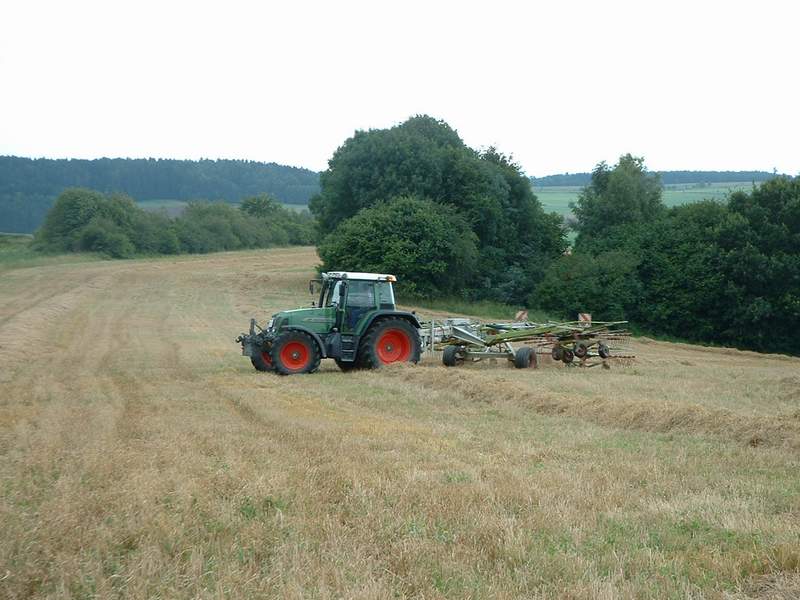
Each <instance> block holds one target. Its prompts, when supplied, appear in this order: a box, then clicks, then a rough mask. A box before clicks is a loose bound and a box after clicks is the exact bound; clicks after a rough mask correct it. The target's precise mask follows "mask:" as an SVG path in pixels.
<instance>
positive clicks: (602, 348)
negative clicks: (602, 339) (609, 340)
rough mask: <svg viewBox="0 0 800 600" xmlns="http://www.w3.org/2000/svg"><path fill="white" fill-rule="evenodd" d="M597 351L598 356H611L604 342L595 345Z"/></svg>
mask: <svg viewBox="0 0 800 600" xmlns="http://www.w3.org/2000/svg"><path fill="white" fill-rule="evenodd" d="M597 353H598V354H599V355H600V358H608V357H609V356H611V350H610V349H609V347H608V346H606V345H605V344H600V345H599V346H597Z"/></svg>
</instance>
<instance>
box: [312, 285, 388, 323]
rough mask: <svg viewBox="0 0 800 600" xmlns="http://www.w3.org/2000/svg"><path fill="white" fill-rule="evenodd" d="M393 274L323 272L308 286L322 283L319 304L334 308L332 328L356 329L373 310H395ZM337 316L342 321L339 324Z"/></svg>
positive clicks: (326, 307) (325, 307) (323, 306)
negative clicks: (320, 276) (320, 277)
mask: <svg viewBox="0 0 800 600" xmlns="http://www.w3.org/2000/svg"><path fill="white" fill-rule="evenodd" d="M395 281H396V278H395V276H394V275H384V274H378V273H346V272H332V273H323V274H322V279H321V280H312V281H311V282H310V284H309V288H310V289H311V290H312V294H313V290H314V287H315V284H317V283H320V284H321V285H320V291H319V307H320V308H323V309H332V310H331V311H330V312H331V313H332V316H333V319H332V321H333V322H332V323H331V325H332V327H333V328H336V329H339V330H340V331H349V332H355V331H359V330H360V329H361V327H360V325H361V324H362V321H363V320H364V317H367V316H368V315H369V314H370V313H371V312H373V311H380V310H388V311H394V310H395V301H394V289H393V288H392V283H394V282H395ZM336 316H340V317H341V320H340V322H339V323H337V322H336V321H337V319H336V318H335V317H336Z"/></svg>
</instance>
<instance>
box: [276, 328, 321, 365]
mask: <svg viewBox="0 0 800 600" xmlns="http://www.w3.org/2000/svg"><path fill="white" fill-rule="evenodd" d="M270 356H271V357H272V364H273V365H275V370H276V371H277V372H278V373H280V374H281V375H294V374H296V373H313V372H314V371H316V370H317V369H318V368H319V361H320V353H319V348H318V347H317V342H315V341H314V338H312V337H311V336H310V335H308V334H307V333H304V332H302V331H287V332H286V333H284V334H283V335H282V336H280V337H279V338H278V339H277V340H275V341H274V342H273V343H272V351H271V352H270Z"/></svg>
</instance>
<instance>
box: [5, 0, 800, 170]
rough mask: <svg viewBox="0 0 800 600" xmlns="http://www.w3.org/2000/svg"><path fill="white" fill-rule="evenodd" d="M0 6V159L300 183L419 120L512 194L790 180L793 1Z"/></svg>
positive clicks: (30, 0)
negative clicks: (355, 144)
mask: <svg viewBox="0 0 800 600" xmlns="http://www.w3.org/2000/svg"><path fill="white" fill-rule="evenodd" d="M546 4H547V5H546V6H545V3H534V2H500V1H495V2H475V3H472V2H463V1H462V2H436V1H434V0H427V1H425V2H413V1H407V0H406V1H402V2H393V3H389V2H380V1H372V2H346V1H338V2H331V1H328V2H287V1H284V2H266V1H262V2H234V1H230V0H229V1H225V2H223V1H221V0H220V1H218V2H213V3H204V2H198V1H193V2H169V1H168V0H161V1H160V2H149V1H142V0H136V1H123V0H118V1H112V0H103V1H97V2H87V1H76V0H71V1H69V2H64V1H61V2H55V1H54V2H40V1H36V0H25V1H23V0H18V1H14V0H0V85H2V88H0V154H15V155H21V156H34V157H39V156H45V157H75V158H96V157H101V156H110V157H117V156H121V157H148V156H152V157H167V158H193V159H196V158H201V157H204V158H244V159H252V160H259V161H267V162H278V163H283V164H289V165H295V166H303V167H308V168H311V169H315V170H322V169H324V168H325V167H326V165H327V161H328V159H329V158H330V157H331V155H332V153H333V151H334V150H335V149H336V148H337V147H338V146H339V145H341V143H342V142H343V141H344V140H345V139H346V138H348V137H349V136H351V135H352V134H353V132H354V131H355V130H357V129H370V128H382V127H388V126H391V125H393V124H396V123H399V122H402V121H403V120H405V119H406V118H407V117H409V116H411V115H414V114H420V113H425V114H429V115H432V116H435V117H437V118H439V119H443V120H445V121H447V122H448V123H449V124H450V125H451V126H452V127H454V128H455V129H457V130H458V132H459V133H460V134H461V136H462V138H463V139H464V140H465V142H466V143H467V144H469V145H470V146H472V147H474V148H483V147H487V146H490V145H494V146H497V147H498V148H499V149H500V150H501V151H503V152H505V153H510V154H513V155H514V157H515V159H516V160H517V162H519V163H520V164H521V165H522V167H523V168H524V169H525V170H526V171H527V172H528V173H529V174H530V175H538V176H540V175H546V174H552V173H561V172H564V171H568V172H576V171H587V170H590V169H591V168H592V166H593V165H594V164H596V163H597V162H599V161H600V160H607V161H609V162H614V161H615V160H616V158H617V157H618V156H619V155H620V154H622V153H625V152H631V153H634V154H637V155H641V156H644V157H645V159H646V162H647V165H648V166H649V167H650V168H651V169H655V170H672V169H694V170H705V169H718V170H723V169H734V170H742V169H764V170H772V169H773V168H777V169H778V170H779V171H781V172H788V173H791V174H797V173H798V172H800V149H799V148H798V140H800V119H798V111H799V109H800V97H799V96H800V93H799V90H800V77H798V73H799V72H800V64H799V63H800V33H798V32H799V31H800V29H798V27H800V8H798V6H800V3H798V2H788V1H787V2H771V1H764V0H761V1H759V2H754V1H751V2H703V1H702V0H693V1H691V2H676V1H669V2H667V1H664V2H644V1H638V2H611V1H609V2H603V1H600V0H595V1H593V2H576V1H570V2H555V1H553V2H548V3H546Z"/></svg>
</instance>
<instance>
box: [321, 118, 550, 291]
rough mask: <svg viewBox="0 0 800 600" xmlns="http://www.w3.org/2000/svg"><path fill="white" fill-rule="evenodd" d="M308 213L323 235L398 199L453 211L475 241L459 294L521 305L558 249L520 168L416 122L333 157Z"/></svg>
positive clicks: (438, 126)
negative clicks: (471, 268) (471, 271)
mask: <svg viewBox="0 0 800 600" xmlns="http://www.w3.org/2000/svg"><path fill="white" fill-rule="evenodd" d="M320 183H321V192H320V194H319V195H318V196H316V197H314V198H313V199H312V200H311V203H310V208H311V210H312V212H313V213H314V214H315V215H316V216H317V218H318V220H319V226H320V230H321V233H322V234H323V235H326V234H329V233H330V232H332V231H333V230H334V229H335V228H336V227H337V226H338V225H339V224H340V223H342V222H344V221H346V220H347V219H350V218H352V217H353V216H354V215H356V214H357V213H358V212H359V211H360V210H362V209H364V208H369V207H372V206H375V205H377V204H379V203H381V202H385V201H387V200H388V199H390V198H394V197H397V196H401V195H413V196H416V197H419V198H427V199H430V200H431V201H433V202H434V203H436V204H438V205H444V206H450V207H452V208H454V209H455V210H456V211H457V212H458V214H460V215H461V216H462V217H463V218H464V219H465V220H466V222H467V223H468V225H469V228H470V229H471V230H472V232H473V233H474V234H475V235H476V236H477V245H478V255H479V258H478V260H479V266H480V269H479V271H480V275H479V276H478V277H476V278H474V279H473V280H471V281H470V282H468V283H465V285H464V286H463V287H462V289H461V292H463V293H465V294H468V295H472V296H476V297H493V298H496V299H499V300H504V301H507V302H523V301H524V300H525V298H526V297H527V295H528V294H529V293H530V291H531V290H532V289H533V286H534V285H535V284H536V282H537V281H538V280H539V279H541V277H542V275H543V272H544V269H545V268H546V266H547V264H548V263H549V262H550V261H551V260H552V259H553V258H554V257H556V256H559V255H560V254H561V253H562V252H563V250H564V248H565V246H566V243H565V238H564V233H563V230H562V226H561V219H560V217H558V216H556V215H548V214H546V213H545V212H544V211H543V210H542V207H541V205H540V203H539V202H538V200H537V199H536V196H534V194H533V192H532V190H531V186H530V181H529V180H528V178H527V177H525V176H524V175H523V174H522V172H521V170H520V168H519V166H517V165H516V164H514V163H513V161H512V160H511V159H509V158H508V157H506V156H504V155H502V154H500V153H499V152H497V151H496V150H494V149H489V150H488V151H486V152H483V153H479V152H476V151H475V150H472V149H471V148H469V147H467V146H466V145H465V144H464V142H463V141H461V139H460V138H459V136H458V134H457V133H456V132H455V131H454V130H453V129H451V128H450V127H449V126H448V125H447V124H446V123H443V122H441V121H437V120H436V119H433V118H431V117H428V116H417V117H413V118H411V119H409V120H407V121H406V122H405V123H402V124H401V125H398V126H396V127H392V128H390V129H381V130H372V131H361V132H357V133H356V134H355V135H354V136H353V137H352V138H350V139H348V140H347V141H345V143H344V144H343V145H342V146H341V147H340V148H339V149H338V150H337V151H336V152H335V153H334V155H333V158H332V159H331V160H330V163H329V167H328V170H327V171H325V172H324V173H322V175H321V177H320Z"/></svg>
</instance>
